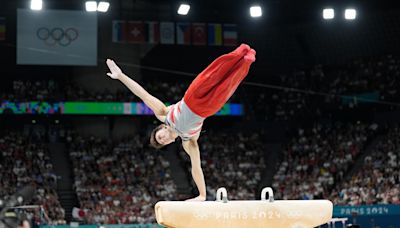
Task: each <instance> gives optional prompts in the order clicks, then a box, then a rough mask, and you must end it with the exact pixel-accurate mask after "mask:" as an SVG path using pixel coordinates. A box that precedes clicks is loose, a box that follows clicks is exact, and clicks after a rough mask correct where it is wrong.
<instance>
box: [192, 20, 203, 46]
mask: <svg viewBox="0 0 400 228" xmlns="http://www.w3.org/2000/svg"><path fill="white" fill-rule="evenodd" d="M206 43H207V33H206V24H205V23H193V24H192V44H193V45H206Z"/></svg>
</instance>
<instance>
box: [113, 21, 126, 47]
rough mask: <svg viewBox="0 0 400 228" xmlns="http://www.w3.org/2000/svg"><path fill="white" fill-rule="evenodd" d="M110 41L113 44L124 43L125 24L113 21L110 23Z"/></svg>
mask: <svg viewBox="0 0 400 228" xmlns="http://www.w3.org/2000/svg"><path fill="white" fill-rule="evenodd" d="M112 41H113V42H114V43H122V42H126V22H125V21H117V20H114V21H113V22H112Z"/></svg>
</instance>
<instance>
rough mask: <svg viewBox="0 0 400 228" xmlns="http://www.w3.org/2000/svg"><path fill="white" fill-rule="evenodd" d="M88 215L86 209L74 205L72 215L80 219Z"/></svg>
mask: <svg viewBox="0 0 400 228" xmlns="http://www.w3.org/2000/svg"><path fill="white" fill-rule="evenodd" d="M85 216H86V211H85V210H83V209H81V208H77V207H74V208H72V217H73V218H75V219H78V220H81V219H83V218H84V217H85Z"/></svg>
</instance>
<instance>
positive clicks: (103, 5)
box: [97, 2, 110, 13]
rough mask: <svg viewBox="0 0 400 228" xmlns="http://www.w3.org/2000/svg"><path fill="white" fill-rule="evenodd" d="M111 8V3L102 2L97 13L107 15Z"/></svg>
mask: <svg viewBox="0 0 400 228" xmlns="http://www.w3.org/2000/svg"><path fill="white" fill-rule="evenodd" d="M109 7H110V3H109V2H100V3H99V5H98V6H97V11H99V12H103V13H105V12H107V11H108V8H109Z"/></svg>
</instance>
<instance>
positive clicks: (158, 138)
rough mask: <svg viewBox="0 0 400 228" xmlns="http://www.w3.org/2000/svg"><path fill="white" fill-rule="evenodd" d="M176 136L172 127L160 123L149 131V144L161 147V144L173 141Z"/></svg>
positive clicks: (157, 147)
mask: <svg viewBox="0 0 400 228" xmlns="http://www.w3.org/2000/svg"><path fill="white" fill-rule="evenodd" d="M177 137H178V136H177V135H176V134H175V132H174V129H173V128H172V127H170V126H168V125H165V124H160V125H159V126H158V127H156V128H155V129H154V130H153V131H152V132H151V135H150V145H151V146H152V147H154V148H156V149H161V148H162V147H163V146H165V145H168V144H170V143H172V142H175V139H176V138H177Z"/></svg>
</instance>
